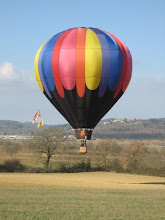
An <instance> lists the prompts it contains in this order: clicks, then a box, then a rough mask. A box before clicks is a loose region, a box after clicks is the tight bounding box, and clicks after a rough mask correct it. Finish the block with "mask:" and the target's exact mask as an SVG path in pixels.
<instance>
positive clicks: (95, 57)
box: [85, 29, 102, 90]
mask: <svg viewBox="0 0 165 220" xmlns="http://www.w3.org/2000/svg"><path fill="white" fill-rule="evenodd" d="M101 72H102V50H101V45H100V42H99V39H98V37H97V35H96V34H95V33H94V31H92V30H90V29H87V34H86V43H85V82H86V86H87V88H88V89H90V90H95V89H97V87H98V86H99V84H100V80H101Z"/></svg>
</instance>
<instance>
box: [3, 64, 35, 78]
mask: <svg viewBox="0 0 165 220" xmlns="http://www.w3.org/2000/svg"><path fill="white" fill-rule="evenodd" d="M34 78H35V77H34V73H33V72H32V71H28V70H22V69H19V68H17V67H15V66H14V65H13V64H12V63H10V62H4V63H2V64H1V65H0V80H1V81H29V80H30V81H33V80H34Z"/></svg>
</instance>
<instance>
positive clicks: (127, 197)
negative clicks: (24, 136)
mask: <svg viewBox="0 0 165 220" xmlns="http://www.w3.org/2000/svg"><path fill="white" fill-rule="evenodd" d="M164 207H165V178H161V177H151V176H140V175H131V174H116V173H106V172H96V173H74V174H71V173H70V174H60V173H59V174H29V173H27V174H23V173H22V174H20V173H13V174H11V173H10V174H9V173H1V174H0V220H3V219H4V220H6V219H7V220H8V219H11V220H24V219H26V220H28V219H29V220H31V219H33V220H40V219H41V220H48V219H49V220H50V219H53V220H54V219H55V220H58V219H60V220H61V219H62V220H68V219H74V220H79V219H80V220H81V219H90V220H97V219H98V220H102V219H105V220H109V219H110V220H111V219H116V220H119V219H120V220H121V219H130V220H132V219H144V220H147V219H153V220H155V219H156V220H157V219H162V220H163V219H165V208H164Z"/></svg>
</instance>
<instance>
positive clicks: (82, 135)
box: [74, 128, 93, 140]
mask: <svg viewBox="0 0 165 220" xmlns="http://www.w3.org/2000/svg"><path fill="white" fill-rule="evenodd" d="M74 131H75V133H76V138H77V139H86V140H90V139H91V136H92V131H93V129H90V128H80V129H74Z"/></svg>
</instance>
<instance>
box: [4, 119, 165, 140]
mask: <svg viewBox="0 0 165 220" xmlns="http://www.w3.org/2000/svg"><path fill="white" fill-rule="evenodd" d="M36 126H37V125H33V124H32V123H29V122H26V123H21V122H17V121H10V120H0V135H33V134H34V132H35V131H36V130H37V127H36ZM46 126H48V125H46ZM55 127H57V128H58V129H60V130H61V131H62V132H63V133H64V135H74V131H73V130H72V128H71V126H70V125H69V124H64V125H55ZM93 138H116V139H121V138H130V139H164V138H165V119H164V118H162V119H146V120H141V119H106V120H101V121H100V123H99V124H98V125H97V126H96V128H95V129H94V131H93Z"/></svg>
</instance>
